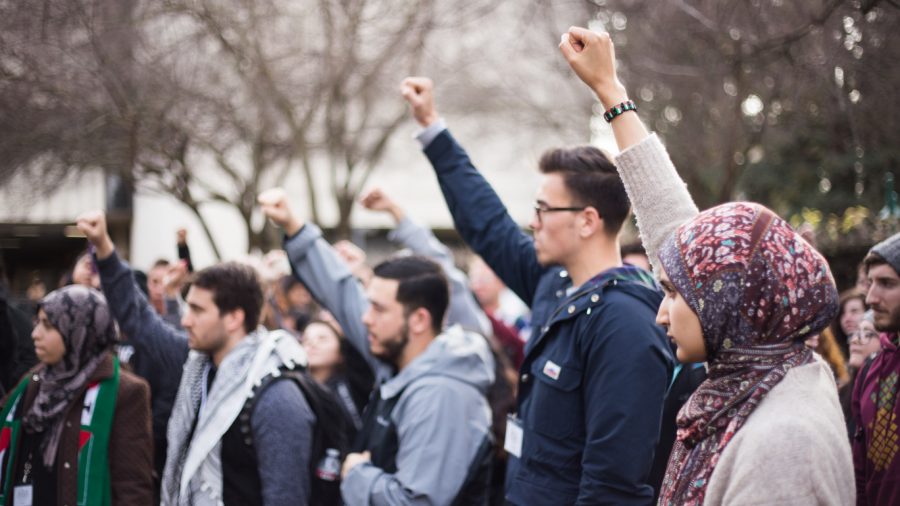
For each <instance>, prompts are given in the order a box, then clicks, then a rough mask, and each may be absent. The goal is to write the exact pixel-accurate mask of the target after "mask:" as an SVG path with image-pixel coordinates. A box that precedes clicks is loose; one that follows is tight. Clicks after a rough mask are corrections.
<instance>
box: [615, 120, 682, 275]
mask: <svg viewBox="0 0 900 506" xmlns="http://www.w3.org/2000/svg"><path fill="white" fill-rule="evenodd" d="M616 166H617V167H618V169H619V174H620V175H621V177H622V181H623V182H624V183H625V191H627V192H628V198H629V199H630V200H631V207H632V208H633V209H634V215H635V217H636V218H637V226H638V231H639V232H640V235H641V241H642V242H643V243H644V248H645V249H646V250H647V256H648V257H649V258H650V263H651V264H652V265H653V270H654V271H655V272H657V273H658V270H659V260H658V258H659V257H658V255H659V248H660V246H661V245H662V243H663V241H664V240H665V239H666V238H667V237H668V236H669V234H670V233H672V231H674V230H675V229H676V228H678V226H679V225H681V224H682V223H684V222H686V221H689V220H690V219H692V218H693V217H694V216H696V215H697V214H698V213H699V211H698V210H697V206H696V205H695V204H694V200H693V199H692V198H691V194H690V193H688V190H687V185H686V184H685V182H684V181H683V180H682V179H681V177H679V176H678V172H677V171H676V170H675V165H673V164H672V160H670V159H669V153H667V152H666V148H665V147H664V146H663V145H662V142H660V140H659V137H657V136H656V134H651V135H650V136H649V137H647V138H646V139H644V140H642V141H641V142H639V143H637V144H635V145H634V146H631V147H629V148H628V149H626V150H625V151H623V152H622V153H620V154H619V155H618V156H617V157H616Z"/></svg>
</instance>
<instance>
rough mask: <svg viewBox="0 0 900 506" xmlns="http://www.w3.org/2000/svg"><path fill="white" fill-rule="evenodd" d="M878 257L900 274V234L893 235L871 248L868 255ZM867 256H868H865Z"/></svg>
mask: <svg viewBox="0 0 900 506" xmlns="http://www.w3.org/2000/svg"><path fill="white" fill-rule="evenodd" d="M873 254H874V255H878V256H880V257H881V258H883V259H884V260H885V262H887V263H888V264H890V266H891V267H893V268H894V270H895V271H897V273H898V274H900V233H897V234H894V235H892V236H890V237H888V238H887V239H885V240H883V241H881V242H880V243H878V244H876V245H875V246H872V249H870V250H869V255H873ZM867 256H868V255H867Z"/></svg>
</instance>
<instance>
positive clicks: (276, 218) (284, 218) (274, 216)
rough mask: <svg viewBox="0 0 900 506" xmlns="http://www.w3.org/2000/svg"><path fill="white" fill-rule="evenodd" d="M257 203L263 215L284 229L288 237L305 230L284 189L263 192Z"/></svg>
mask: <svg viewBox="0 0 900 506" xmlns="http://www.w3.org/2000/svg"><path fill="white" fill-rule="evenodd" d="M257 201H258V202H259V205H260V207H261V209H262V212H263V214H265V215H266V217H267V218H269V219H270V220H272V222H273V223H275V224H276V225H278V226H279V227H281V228H283V229H284V232H285V233H286V234H287V235H289V236H290V235H294V234H296V233H297V232H299V231H300V229H301V228H303V222H302V221H300V220H299V219H297V217H296V216H295V215H294V212H293V211H292V210H291V207H290V205H288V200H287V193H285V191H284V189H282V188H272V189H271V190H266V191H264V192H262V193H261V194H260V195H259V197H257Z"/></svg>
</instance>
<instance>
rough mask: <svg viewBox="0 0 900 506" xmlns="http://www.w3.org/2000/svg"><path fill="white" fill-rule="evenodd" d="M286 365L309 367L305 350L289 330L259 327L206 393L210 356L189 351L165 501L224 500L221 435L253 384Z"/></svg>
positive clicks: (172, 431)
mask: <svg viewBox="0 0 900 506" xmlns="http://www.w3.org/2000/svg"><path fill="white" fill-rule="evenodd" d="M282 365H284V366H286V367H288V368H292V367H294V366H295V365H299V366H305V365H306V353H305V352H304V351H303V348H302V347H301V346H300V344H299V343H298V342H297V340H296V339H295V338H294V337H293V336H291V335H290V334H288V333H287V332H284V331H273V332H266V331H265V329H262V328H260V329H259V330H257V331H255V332H253V333H251V334H248V335H247V336H246V337H244V338H243V339H242V340H241V342H240V343H238V345H237V346H235V348H234V349H233V350H231V351H230V352H229V353H228V355H227V356H226V357H225V358H224V359H223V360H222V363H221V364H219V367H218V372H217V373H216V377H215V379H214V380H213V384H212V386H211V387H210V389H209V392H208V393H207V394H205V385H206V378H207V374H208V373H209V369H210V366H211V360H210V358H209V356H208V355H206V354H203V353H199V352H194V351H192V352H191V353H190V356H189V357H188V360H187V362H186V363H185V365H184V373H183V374H182V376H181V385H180V386H179V387H178V394H177V396H176V397H175V404H174V406H173V408H172V416H171V418H170V419H169V429H168V441H169V448H168V453H167V455H166V467H165V471H164V472H163V480H162V504H163V505H170V506H175V505H178V506H181V505H195V506H199V505H206V504H210V505H214V504H219V503H220V502H221V500H222V448H221V447H222V443H221V441H222V436H223V435H224V434H225V432H226V431H227V430H228V428H229V427H231V425H232V423H234V420H235V419H236V418H237V416H238V414H239V413H240V410H241V408H242V407H243V405H244V402H245V401H246V399H247V397H248V396H249V395H250V393H251V392H252V391H253V386H254V385H255V384H258V382H259V381H260V380H261V379H262V378H264V377H265V376H267V375H269V374H272V373H274V372H275V371H277V369H278V368H279V367H281V366H282ZM204 394H205V397H206V400H205V402H203V398H204ZM195 419H196V427H195V428H194V432H193V435H191V427H194V421H195Z"/></svg>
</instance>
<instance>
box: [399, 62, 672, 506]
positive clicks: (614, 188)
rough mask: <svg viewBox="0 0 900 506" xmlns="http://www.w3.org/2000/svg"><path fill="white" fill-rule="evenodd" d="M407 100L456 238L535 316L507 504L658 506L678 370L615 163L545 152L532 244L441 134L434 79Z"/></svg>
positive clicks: (409, 90) (575, 152) (512, 436)
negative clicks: (637, 260)
mask: <svg viewBox="0 0 900 506" xmlns="http://www.w3.org/2000/svg"><path fill="white" fill-rule="evenodd" d="M401 92H402V94H403V96H404V98H405V99H406V100H407V102H409V104H410V105H411V106H412V112H413V116H414V118H415V119H416V121H417V122H418V123H419V124H420V125H421V126H422V127H423V131H422V132H421V133H420V134H419V135H418V139H419V141H420V143H421V144H422V146H423V148H424V150H425V154H426V155H427V156H428V159H429V160H430V161H431V164H432V165H433V166H434V169H435V172H436V173H437V176H438V182H439V183H440V185H441V191H442V192H443V193H444V198H445V200H446V201H447V205H448V207H449V208H450V212H451V214H452V215H453V220H454V223H455V225H456V229H457V230H458V231H459V233H460V235H461V236H462V237H463V239H464V240H465V241H466V243H467V244H468V245H469V246H470V247H471V248H472V249H474V250H475V252H476V253H478V254H479V255H481V257H482V258H484V260H485V262H486V263H487V264H488V266H490V267H491V269H493V270H494V272H496V273H497V275H498V276H499V277H500V279H502V280H503V282H504V283H506V285H507V286H508V287H509V288H510V289H512V290H513V291H514V292H515V293H516V294H517V295H518V296H519V297H520V298H521V299H522V300H523V301H524V302H525V303H526V304H528V305H529V306H530V307H531V309H532V322H531V323H532V328H533V331H532V334H531V337H530V338H529V340H528V342H527V343H526V347H525V360H524V362H523V364H522V367H521V369H520V373H521V375H520V377H519V389H518V406H517V408H518V413H517V416H516V417H513V418H512V419H511V420H510V423H509V424H508V425H507V431H506V434H507V436H506V442H505V448H506V450H507V451H508V452H509V454H510V455H511V458H510V461H509V467H508V470H507V474H506V499H507V500H508V501H509V502H511V503H513V504H529V505H531V504H552V505H559V504H575V503H578V504H589V503H590V504H598V503H602V504H648V503H650V502H651V501H652V498H653V488H652V487H651V486H650V485H649V484H648V483H647V477H648V474H649V472H650V466H651V462H652V460H653V454H654V448H655V447H656V443H657V440H658V438H659V430H660V417H661V412H662V406H663V399H664V398H665V393H666V388H667V386H668V384H669V380H670V378H671V375H672V371H673V367H674V362H673V358H672V353H671V350H670V348H669V345H668V343H667V340H666V337H665V333H664V332H663V330H662V329H661V328H660V327H658V326H657V325H656V324H655V323H654V320H655V315H656V310H657V308H658V307H659V303H660V301H661V299H662V294H661V291H660V290H659V288H658V287H657V285H656V283H655V282H654V281H653V279H652V277H651V276H650V275H649V274H648V273H647V272H646V271H643V270H641V269H638V268H635V267H632V266H623V265H622V260H621V256H620V254H619V244H618V235H619V231H620V229H621V226H622V223H623V221H624V220H625V219H626V217H627V216H628V213H629V202H628V198H627V195H626V193H625V189H624V186H623V184H622V181H621V180H620V179H619V177H618V174H617V172H616V168H615V166H613V164H612V163H611V162H610V161H609V160H608V159H607V158H606V156H604V155H603V153H602V152H600V151H599V150H598V149H596V148H594V147H589V146H587V147H577V148H569V149H556V150H552V151H550V152H548V153H546V154H545V155H544V156H543V157H542V158H541V162H540V171H541V183H540V186H539V187H538V192H537V200H536V202H535V207H534V218H533V219H532V220H531V224H530V226H531V228H532V230H533V232H534V234H533V238H532V237H529V236H528V235H526V234H524V233H523V232H522V231H521V230H520V229H519V227H518V225H517V224H516V223H515V222H514V221H513V219H512V218H511V217H510V216H509V214H508V213H507V211H506V208H505V207H504V205H503V203H502V202H501V201H500V199H499V198H498V197H497V195H496V193H495V192H494V190H493V189H492V188H491V186H490V185H489V184H488V183H487V181H485V180H484V178H483V177H482V176H481V174H479V172H478V171H477V170H476V169H475V167H474V166H473V165H472V162H471V161H470V160H469V157H468V155H467V154H466V152H465V151H464V150H463V149H462V147H460V146H459V144H457V143H456V141H455V140H454V138H453V137H452V136H451V135H450V133H449V132H448V131H447V129H446V127H445V126H444V123H443V120H441V119H440V117H439V115H438V113H437V110H436V108H435V105H434V97H433V84H432V83H431V80H429V79H427V78H407V79H406V80H404V82H403V83H402V85H401Z"/></svg>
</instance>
